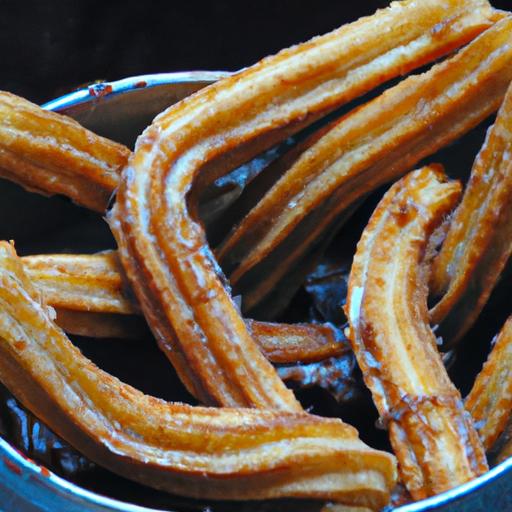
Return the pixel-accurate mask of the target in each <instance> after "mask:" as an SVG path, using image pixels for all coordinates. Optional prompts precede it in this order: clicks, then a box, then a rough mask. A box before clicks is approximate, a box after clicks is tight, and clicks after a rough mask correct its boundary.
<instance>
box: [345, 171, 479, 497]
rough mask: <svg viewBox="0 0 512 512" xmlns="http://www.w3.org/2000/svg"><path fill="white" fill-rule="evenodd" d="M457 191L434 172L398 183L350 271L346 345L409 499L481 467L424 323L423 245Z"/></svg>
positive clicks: (464, 414) (467, 419)
mask: <svg viewBox="0 0 512 512" xmlns="http://www.w3.org/2000/svg"><path fill="white" fill-rule="evenodd" d="M460 192H461V187H460V184H459V183H456V182H446V176H445V175H444V174H443V172H442V171H440V170H439V169H438V168H435V167H425V168H423V169H421V170H419V171H415V172H413V173H410V174H409V175H407V176H406V177H405V178H403V179H402V180H401V181H399V182H398V183H396V184H395V185H394V186H393V187H392V188H391V189H390V191H388V192H387V194H386V195H385V196H384V198H383V199H382V201H381V202H380V203H379V206H378V207H377V209H376V210H375V212H374V214H373V215H372V218H371V219H370V222H369V223H368V226H367V227H366V229H365V231H364V233H363V236H362V238H361V240H360V242H359V244H358V247H357V253H356V256H355V258H354V263H353V266H352V270H351V274H350V281H349V293H348V302H347V307H346V312H347V314H348V316H349V321H350V339H351V341H352V346H353V348H354V351H355V353H356V357H357V360H358V363H359V366H360V367H361V369H362V371H363V376H364V379H365V382H366V384H367V385H368V387H369V388H370V390H371V391H372V395H373V399H374V402H375V404H376V406H377V409H378V410H379V413H380V416H381V418H382V420H383V421H384V423H385V424H386V425H387V426H388V428H389V435H390V439H391V444H392V446H393V449H394V451H395V453H396V455H397V458H398V461H399V469H400V473H401V476H402V480H403V482H404V483H405V484H406V486H407V488H408V490H409V491H410V493H411V494H412V496H413V497H414V498H415V499H422V498H425V497H427V496H430V495H433V494H437V493H440V492H443V491H445V490H447V489H450V488H452V487H455V486H457V485H459V484H462V483H463V482H466V481H468V480H471V479H472V478H474V477H476V476H478V475H479V474H481V473H483V472H485V471H486V470H487V464H486V460H485V453H484V450H483V448H482V445H481V443H480V441H479V439H478V434H477V432H476V430H475V429H474V427H473V424H472V421H471V418H470V416H469V414H468V413H467V412H466V411H465V410H464V406H463V402H462V399H461V397H460V394H459V392H458V391H457V389H456V388H455V387H454V385H453V384H452V383H451V381H450V379H449V377H448V375H447V373H446V370H445V368H444V366H443V363H442V360H441V357H440V354H439V352H438V350H437V346H436V337H435V335H434V334H433V332H432V330H431V329H430V327H429V324H428V309H427V294H428V290H427V280H428V271H427V270H428V269H427V263H429V262H428V261H425V260H424V256H425V252H426V250H427V248H428V238H429V236H430V234H431V233H432V232H433V231H434V229H435V228H436V227H437V226H438V225H439V224H440V223H441V222H442V221H443V218H444V216H445V215H447V214H448V213H449V212H450V210H451V209H452V208H453V206H454V205H455V203H456V202H457V200H458V198H459V196H460Z"/></svg>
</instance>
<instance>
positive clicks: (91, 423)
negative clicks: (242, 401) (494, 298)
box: [0, 242, 395, 509]
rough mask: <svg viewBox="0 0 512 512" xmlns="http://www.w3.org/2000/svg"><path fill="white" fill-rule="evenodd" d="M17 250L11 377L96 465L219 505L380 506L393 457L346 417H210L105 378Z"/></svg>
mask: <svg viewBox="0 0 512 512" xmlns="http://www.w3.org/2000/svg"><path fill="white" fill-rule="evenodd" d="M51 317H52V313H51V309H50V308H48V307H47V306H46V305H45V304H44V303H41V302H40V293H39V292H38V291H37V289H36V288H35V287H34V286H33V285H32V284H31V283H30V281H29V279H28V278H27V276H26V275H25V274H24V271H23V266H22V263H21V261H20V259H19V258H17V257H16V253H15V251H14V249H13V248H12V246H10V245H9V244H7V243H5V242H3V243H1V244H0V356H1V357H0V379H1V380H2V382H3V383H4V384H5V385H6V386H7V387H8V388H9V389H10V390H11V391H12V392H13V393H14V394H15V396H16V397H17V398H18V399H19V400H20V401H21V402H23V403H24V405H26V406H27V407H28V408H29V409H30V410H31V411H33V412H34V413H35V414H36V415H37V416H38V417H40V418H41V419H42V420H43V421H44V422H45V423H47V424H48V425H49V426H50V427H51V428H52V429H53V430H54V431H55V432H56V433H58V434H59V435H60V436H62V437H63V438H64V439H66V440H67V441H68V442H69V443H70V444H72V445H73V446H75V447H76V448H78V449H79V450H80V451H81V452H82V453H84V454H85V455H86V456H87V457H89V458H90V459H91V460H93V461H96V462H98V463H99V464H101V465H103V466H105V467H107V468H109V469H112V470H114V471H115V472H117V473H119V474H121V475H124V476H126V477H128V478H131V479H134V480H137V481H139V482H142V483H144V484H147V485H149V486H151V487H154V488H158V489H163V490H166V491H169V492H172V493H176V494H181V495H185V496H192V497H201V498H211V499H218V498H221V499H265V498H277V497H280V496H295V497H313V498H319V499H333V500H339V501H341V502H344V503H347V504H349V505H364V506H369V507H371V508H374V509H378V508H379V507H381V506H383V505H384V504H385V503H386V502H387V500H388V498H389V491H390V489H391V487H392V486H393V484H394V481H395V468H394V461H393V456H392V455H389V454H387V453H384V452H379V451H377V450H372V449H370V448H368V447H366V446H365V445H364V444H363V443H362V442H361V441H360V440H359V439H358V437H357V433H356V431H355V430H354V429H353V428H352V427H349V426H347V425H345V424H343V423H342V422H341V421H339V420H329V419H323V418H318V417H313V416H309V415H307V414H304V413H299V414H294V413H286V412H283V411H279V412H271V411H256V410H242V409H238V410H235V409H227V408H226V409H208V408H203V407H191V406H187V405H181V404H170V403H166V402H164V401H162V400H158V399H156V398H153V397H149V396H147V395H144V394H143V393H141V392H139V391H137V390H136V389H134V388H132V387H131V386H128V385H126V384H123V383H121V382H120V381H119V380H117V379H115V378H114V377H112V376H111V375H109V374H107V373H105V372H103V371H101V370H100V369H99V368H97V367H96V366H95V365H94V364H92V363H91V362H90V361H89V360H87V359H86V358H85V357H84V356H82V354H81V353H80V351H79V350H78V349H77V348H75V347H74V346H73V345H72V344H71V342H70V341H69V340H68V339H67V338H66V336H65V334H64V333H63V332H62V331H61V330H60V329H59V328H58V327H57V326H56V325H55V324H54V323H53V321H52V320H51Z"/></svg>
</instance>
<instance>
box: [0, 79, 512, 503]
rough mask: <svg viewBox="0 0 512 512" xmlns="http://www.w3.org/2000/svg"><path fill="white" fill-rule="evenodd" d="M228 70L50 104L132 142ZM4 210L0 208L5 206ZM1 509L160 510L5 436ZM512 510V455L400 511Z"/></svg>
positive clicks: (0, 451)
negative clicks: (25, 451) (60, 471)
mask: <svg viewBox="0 0 512 512" xmlns="http://www.w3.org/2000/svg"><path fill="white" fill-rule="evenodd" d="M226 75H227V73H224V72H191V73H171V74H160V75H148V76H140V77H133V78H127V79H125V80H120V81H118V82H112V83H103V84H94V85H91V86H89V87H88V88H86V89H83V90H80V91H77V92H74V93H71V94H68V95H66V96H63V97H62V98H58V99H56V100H54V101H52V102H50V103H47V104H46V105H45V108H48V109H52V110H56V111H59V112H65V113H66V114H68V115H71V116H72V117H75V118H76V119H78V120H79V121H80V122H81V123H82V124H84V125H85V126H87V127H88V128H90V129H92V130H94V131H96V132H97V133H100V134H102V135H105V136H108V137H111V138H113V139H115V140H119V141H122V142H125V143H126V144H128V145H131V144H133V141H134V140H135V137H136V135H137V134H138V133H140V131H142V129H143V128H144V127H145V126H146V125H147V124H148V123H149V122H150V121H151V120H152V118H153V117H154V116H155V115H156V114H158V113H159V112H160V111H161V110H163V109H164V108H165V107H167V106H169V105H171V104H172V103H174V102H176V101H178V100H179V99H181V98H183V97H185V96H187V95H188V94H191V93H192V92H194V91H196V90H198V89H200V88H201V87H203V86H205V85H207V84H209V83H211V82H213V81H215V80H217V79H219V78H222V77H223V76H226ZM0 209H1V207H0ZM0 510H2V511H5V512H39V511H48V512H54V511H66V512H78V511H88V512H96V511H98V512H100V511H101V512H104V511H117V512H144V511H145V512H155V511H156V510H157V509H148V508H144V507H139V506H136V505H132V504H129V503H123V502H121V501H117V500H113V499H110V498H106V497H105V496H101V495H98V494H95V493H92V492H90V491H87V490H85V489H83V488H80V487H78V486H76V485H74V484H72V483H70V482H68V481H66V480H64V479H62V478H60V477H58V476H57V475H55V474H53V473H51V472H50V471H48V470H47V469H46V468H42V467H41V466H39V465H38V464H36V463H35V462H33V461H31V460H29V459H27V458H26V457H24V456H23V455H22V454H21V453H19V452H18V451H17V450H16V449H14V448H13V447H12V446H10V445H9V444H8V443H7V442H6V441H5V440H3V439H0ZM427 511H436V512H492V511H500V512H508V511H512V459H509V460H507V461H505V462H503V463H502V464H501V465H499V466H497V467H495V468H494V469H492V470H491V471H489V472H488V473H487V474H485V475H483V476H482V477H480V478H478V479H476V480H474V481H472V482H469V483H467V484H465V485H463V486H460V487H458V488H456V489H453V490H451V491H449V492H446V493H444V494H442V495H439V496H435V497H433V498H430V499H428V500H424V501H422V502H418V503H413V504H410V505H406V506H403V507H400V508H398V509H396V510H395V512H427Z"/></svg>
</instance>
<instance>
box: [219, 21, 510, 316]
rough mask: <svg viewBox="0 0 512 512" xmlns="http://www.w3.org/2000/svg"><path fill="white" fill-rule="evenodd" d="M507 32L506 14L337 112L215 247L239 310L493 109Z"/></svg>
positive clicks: (506, 60)
mask: <svg viewBox="0 0 512 512" xmlns="http://www.w3.org/2000/svg"><path fill="white" fill-rule="evenodd" d="M511 34H512V19H511V18H507V19H505V20H502V21H501V22H499V23H497V24H496V25H495V26H494V27H492V28H490V29H489V30H487V31H486V32H485V33H484V34H482V35H481V36H479V37H478V38H477V39H476V40H474V41H473V42H472V43H471V44H469V45H468V46H467V47H466V48H464V49H462V50H461V51H460V52H459V53H458V54H457V55H456V56H454V57H452V58H450V59H448V60H446V61H444V62H442V63H441V64H438V65H436V66H434V67H433V68H432V69H430V70H429V71H428V72H426V73H424V74H422V75H419V76H412V77H409V78H408V79H406V80H404V81H403V82H401V83H400V84H398V85H396V86H395V87H393V88H391V89H389V90H387V91H386V92H384V93H383V94H382V95H381V96H380V97H378V98H376V99H375V100H373V101H371V102H369V103H368V104H366V105H364V106H363V107H360V108H358V109H356V110H355V111H353V112H352V113H350V114H348V115H347V116H345V117H343V118H342V119H341V120H340V121H339V122H338V123H336V124H335V125H334V127H333V128H331V129H330V130H329V131H328V132H327V133H326V134H325V135H324V136H323V137H321V138H320V140H319V141H318V142H316V143H315V144H313V145H312V146H311V147H310V148H309V149H307V150H306V151H305V152H304V153H303V154H302V155H301V156H300V157H299V158H298V159H297V161H296V162H295V163H294V164H293V165H292V166H291V167H290V169H289V170H288V171H287V172H286V173H285V174H284V175H283V176H282V177H281V178H280V179H279V180H278V181H277V183H275V185H274V186H273V187H272V188H271V189H270V190H269V191H268V192H267V194H266V195H265V196H264V197H263V199H262V200H261V201H260V202H259V203H258V204H257V205H256V206H255V207H254V208H253V209H252V210H251V211H250V212H249V213H248V214H247V215H246V217H245V218H244V219H243V220H242V222H241V223H240V224H239V225H238V226H237V227H236V228H235V230H234V231H233V232H232V233H231V235H230V236H229V237H228V238H227V239H226V241H225V242H224V243H223V245H222V246H221V247H220V249H219V250H218V252H217V254H218V258H219V261H220V263H221V264H222V265H223V268H225V269H226V271H227V272H228V275H229V278H230V282H231V284H232V286H233V289H234V293H237V294H242V295H243V297H244V300H243V305H244V310H246V311H250V310H251V309H252V308H254V307H255V306H256V305H258V304H259V303H260V302H261V301H262V300H263V299H264V298H265V297H266V296H267V295H268V294H269V293H270V292H271V291H272V290H273V289H274V288H275V286H276V284H277V283H278V282H279V280H281V279H282V278H283V277H284V276H285V275H286V273H288V272H290V269H292V268H293V267H294V265H297V263H298V262H299V261H300V260H301V259H302V258H304V256H305V255H306V254H307V252H308V251H310V250H311V247H312V246H313V245H314V244H315V243H317V241H318V240H319V239H321V237H322V235H324V234H325V233H326V232H327V231H332V230H333V228H334V227H335V225H336V223H338V224H339V219H338V217H339V215H341V214H343V212H347V211H348V209H349V208H350V207H351V206H352V205H353V204H354V203H355V202H356V201H357V200H358V199H360V198H362V197H364V196H365V195H366V194H367V193H369V192H371V191H372V190H375V189H376V188H377V187H378V186H380V185H382V184H384V183H386V182H389V181H391V180H393V179H396V178H397V177H399V176H401V175H402V174H403V173H404V172H405V171H407V170H410V169H411V168H412V167H413V166H414V165H416V164H417V163H418V162H419V161H420V160H421V159H423V158H425V157H426V156H428V155H431V154H433V153H435V152H436V151H437V150H438V149H440V148H442V147H443V146H445V145H447V144H449V143H450V142H453V141H454V140H455V139H457V138H458V137H460V136H461V135H463V134H464V133H466V132H467V131H469V130H470V129H471V128H474V127H475V126H476V125H477V124H478V123H479V122H481V121H482V120H483V119H485V118H486V117H487V116H489V115H490V114H491V113H492V112H494V111H495V110H496V109H498V107H499V105H500V103H501V101H502V99H503V96H504V95H505V91H506V89H507V87H508V84H509V83H510V81H511V80H512V35H511ZM262 276H264V277H263V278H262Z"/></svg>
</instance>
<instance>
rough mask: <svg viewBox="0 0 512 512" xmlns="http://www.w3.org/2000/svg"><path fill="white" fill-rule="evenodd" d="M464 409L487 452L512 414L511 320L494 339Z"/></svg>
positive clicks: (510, 319) (511, 319)
mask: <svg viewBox="0 0 512 512" xmlns="http://www.w3.org/2000/svg"><path fill="white" fill-rule="evenodd" d="M466 409H467V410H468V411H469V412H470V413H471V416H473V420H474V422H475V425H476V427H477V430H478V434H479V435H480V439H481V440H482V443H483V445H484V448H485V449H486V450H490V449H491V448H492V447H493V446H494V444H495V442H496V441H497V439H498V437H499V436H500V435H501V433H502V432H503V431H504V430H505V427H506V426H507V423H508V421H509V419H510V415H511V413H512V317H510V318H509V319H508V320H507V321H506V323H505V325H504V326H503V329H502V330H501V331H500V333H499V335H498V336H497V338H496V340H495V344H494V347H493V349H492V351H491V353H490V355H489V358H488V359H487V362H486V363H485V365H484V367H483V369H482V371H481V372H480V373H479V375H478V377H477V378H476V381H475V384H474V385H473V388H472V389H471V392H470V393H469V395H468V397H467V398H466Z"/></svg>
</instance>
